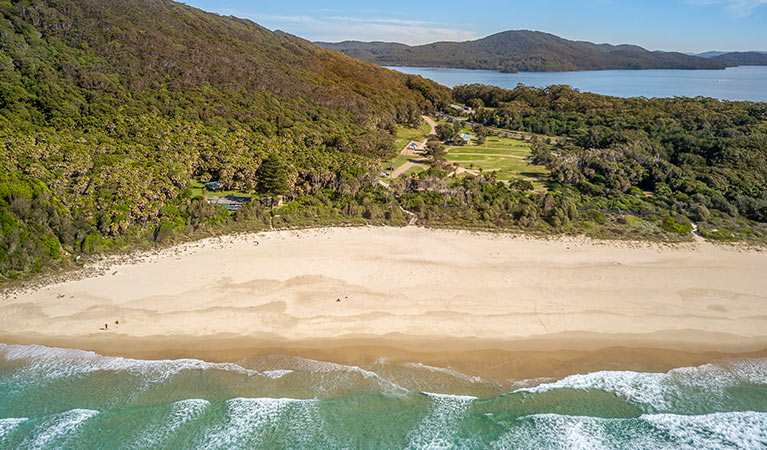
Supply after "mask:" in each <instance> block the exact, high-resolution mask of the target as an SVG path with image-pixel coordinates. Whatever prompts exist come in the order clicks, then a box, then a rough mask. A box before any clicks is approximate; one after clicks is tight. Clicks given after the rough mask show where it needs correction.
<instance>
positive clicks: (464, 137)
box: [461, 134, 471, 144]
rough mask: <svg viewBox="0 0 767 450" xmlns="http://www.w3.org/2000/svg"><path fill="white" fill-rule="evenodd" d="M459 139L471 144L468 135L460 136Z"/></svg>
mask: <svg viewBox="0 0 767 450" xmlns="http://www.w3.org/2000/svg"><path fill="white" fill-rule="evenodd" d="M461 139H463V141H464V142H466V143H467V144H468V143H469V142H471V135H470V134H462V135H461Z"/></svg>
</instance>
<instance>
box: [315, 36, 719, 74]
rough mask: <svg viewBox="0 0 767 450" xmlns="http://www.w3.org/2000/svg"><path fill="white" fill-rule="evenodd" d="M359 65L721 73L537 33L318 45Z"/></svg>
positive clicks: (690, 61) (633, 49) (676, 56)
mask: <svg viewBox="0 0 767 450" xmlns="http://www.w3.org/2000/svg"><path fill="white" fill-rule="evenodd" d="M318 44H319V45H322V46H324V47H327V48H330V49H332V50H336V51H339V52H342V53H344V54H346V55H349V56H353V57H355V58H359V59H361V60H363V61H367V62H374V63H377V64H381V65H393V66H428V67H452V68H462V69H490V70H499V71H502V72H562V71H574V70H609V69H724V68H725V67H728V66H731V65H733V64H730V63H728V62H726V61H722V60H719V59H706V58H700V57H697V56H690V55H685V54H682V53H669V52H651V51H648V50H645V49H643V48H642V47H638V46H635V45H609V44H593V43H591V42H580V41H570V40H567V39H562V38H560V37H557V36H554V35H552V34H548V33H541V32H539V31H504V32H501V33H497V34H494V35H491V36H488V37H485V38H482V39H478V40H475V41H466V42H435V43H432V44H425V45H418V46H414V47H411V46H406V45H403V44H395V43H387V42H353V41H347V42H339V43H328V42H319V43H318Z"/></svg>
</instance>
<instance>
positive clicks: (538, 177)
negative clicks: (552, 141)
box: [445, 136, 549, 190]
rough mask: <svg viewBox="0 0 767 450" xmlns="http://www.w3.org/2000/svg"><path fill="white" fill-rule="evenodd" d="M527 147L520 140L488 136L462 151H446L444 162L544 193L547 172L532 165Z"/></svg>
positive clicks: (461, 148)
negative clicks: (521, 182) (517, 181)
mask: <svg viewBox="0 0 767 450" xmlns="http://www.w3.org/2000/svg"><path fill="white" fill-rule="evenodd" d="M530 153H531V151H530V143H529V142H527V141H523V140H520V139H512V138H501V137H497V136H488V137H487V139H486V141H485V142H484V143H483V144H481V145H478V144H477V143H476V142H475V141H472V142H471V143H470V144H468V145H465V146H462V147H452V148H449V149H448V154H447V156H446V158H445V159H447V160H448V161H450V162H454V163H457V164H458V165H459V166H461V167H463V168H466V169H473V170H480V169H481V170H482V171H484V172H495V174H496V177H497V178H498V179H499V180H512V179H524V180H528V181H530V182H532V183H533V186H534V187H535V188H536V189H539V190H540V189H544V178H545V177H546V176H547V175H548V174H549V171H548V170H547V169H546V168H545V167H543V166H538V165H535V164H531V163H530V160H529V159H528V158H529V157H530Z"/></svg>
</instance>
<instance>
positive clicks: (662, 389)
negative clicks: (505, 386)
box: [514, 359, 767, 411]
mask: <svg viewBox="0 0 767 450" xmlns="http://www.w3.org/2000/svg"><path fill="white" fill-rule="evenodd" d="M741 384H756V385H765V384H767V359H733V360H723V361H718V362H714V363H710V364H705V365H702V366H699V367H682V368H678V369H673V370H670V371H669V372H667V373H645V372H632V371H602V372H592V373H588V374H584V375H571V376H568V377H565V378H563V379H561V380H558V381H555V382H551V383H543V384H540V385H538V386H535V387H530V388H524V389H518V390H515V391H514V393H518V392H531V393H542V392H547V391H551V390H555V389H577V390H588V389H598V390H602V391H606V392H611V393H614V394H615V395H618V396H620V397H622V398H625V399H627V400H630V401H632V402H636V403H640V404H644V405H648V406H650V407H652V408H654V409H655V410H657V411H663V410H667V409H669V408H672V407H673V398H675V397H677V396H679V395H680V393H681V392H682V391H687V392H693V391H695V390H697V388H698V387H700V386H704V387H705V395H706V396H707V397H708V398H711V396H713V395H719V394H721V393H722V392H723V391H724V389H725V388H727V387H731V386H737V385H741Z"/></svg>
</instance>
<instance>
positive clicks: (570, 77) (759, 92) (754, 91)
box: [389, 66, 767, 102]
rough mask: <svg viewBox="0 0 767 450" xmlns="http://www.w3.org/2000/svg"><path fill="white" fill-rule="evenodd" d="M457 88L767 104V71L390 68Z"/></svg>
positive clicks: (751, 68)
mask: <svg viewBox="0 0 767 450" xmlns="http://www.w3.org/2000/svg"><path fill="white" fill-rule="evenodd" d="M389 68H390V69H394V70H399V71H401V72H404V73H410V74H415V75H421V76H423V77H425V78H430V79H432V80H434V81H436V82H437V83H440V84H444V85H446V86H450V87H453V86H455V85H458V84H472V83H480V84H488V85H492V86H499V87H502V88H507V89H513V88H515V87H516V86H517V83H522V84H525V85H527V86H537V87H546V86H551V85H553V84H567V85H570V86H572V87H574V88H577V89H580V90H581V91H583V92H594V93H597V94H603V95H612V96H615V97H648V98H652V97H697V96H703V97H713V98H718V99H722V100H751V101H758V102H765V101H767V66H740V67H730V68H727V69H725V70H596V71H582V72H520V73H502V72H496V71H493V70H469V69H441V68H434V67H389Z"/></svg>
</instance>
